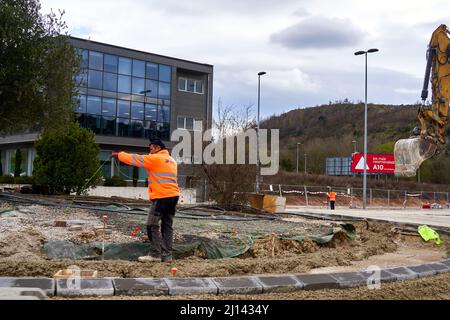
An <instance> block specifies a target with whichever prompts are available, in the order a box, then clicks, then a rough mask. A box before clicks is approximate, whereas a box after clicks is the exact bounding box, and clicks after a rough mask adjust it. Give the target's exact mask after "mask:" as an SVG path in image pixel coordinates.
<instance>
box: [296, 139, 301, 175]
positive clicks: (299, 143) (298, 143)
mask: <svg viewBox="0 0 450 320" xmlns="http://www.w3.org/2000/svg"><path fill="white" fill-rule="evenodd" d="M301 144H302V143H301V142H297V173H298V146H299V145H301Z"/></svg>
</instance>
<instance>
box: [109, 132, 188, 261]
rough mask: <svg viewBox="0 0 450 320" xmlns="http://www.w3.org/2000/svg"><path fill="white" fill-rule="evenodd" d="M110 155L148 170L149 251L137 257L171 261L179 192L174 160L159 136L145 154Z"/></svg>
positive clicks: (114, 153)
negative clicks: (173, 226)
mask: <svg viewBox="0 0 450 320" xmlns="http://www.w3.org/2000/svg"><path fill="white" fill-rule="evenodd" d="M112 155H113V157H115V158H117V159H119V161H121V162H123V163H126V164H128V165H132V166H136V167H140V168H146V169H147V172H148V194H149V199H150V201H151V207H150V211H149V214H148V218H147V235H148V239H149V240H150V252H149V254H148V255H147V256H143V257H139V258H138V260H139V261H141V262H156V261H158V262H159V261H162V262H171V261H172V244H173V228H172V224H173V218H174V216H175V211H176V205H177V203H178V198H179V196H180V189H179V188H178V183H177V163H176V161H175V160H174V159H173V158H172V157H171V156H170V154H169V151H168V150H167V148H166V146H165V145H164V143H163V142H162V141H161V140H160V139H152V140H150V154H148V155H139V154H131V153H126V152H113V153H112ZM160 224H161V227H160ZM160 229H161V230H160ZM161 236H162V239H161Z"/></svg>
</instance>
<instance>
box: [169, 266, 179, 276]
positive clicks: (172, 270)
mask: <svg viewBox="0 0 450 320" xmlns="http://www.w3.org/2000/svg"><path fill="white" fill-rule="evenodd" d="M177 271H178V269H177V268H175V267H173V268H172V269H170V273H172V276H174V277H175V275H176V274H177Z"/></svg>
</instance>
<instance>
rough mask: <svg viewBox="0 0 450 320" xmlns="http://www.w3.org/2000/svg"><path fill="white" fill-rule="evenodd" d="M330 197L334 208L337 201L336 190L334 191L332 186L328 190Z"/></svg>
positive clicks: (331, 205)
mask: <svg viewBox="0 0 450 320" xmlns="http://www.w3.org/2000/svg"><path fill="white" fill-rule="evenodd" d="M328 198H330V209H331V210H334V203H335V202H336V192H334V191H333V189H331V188H330V191H329V192H328Z"/></svg>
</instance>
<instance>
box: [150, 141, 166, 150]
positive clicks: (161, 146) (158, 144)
mask: <svg viewBox="0 0 450 320" xmlns="http://www.w3.org/2000/svg"><path fill="white" fill-rule="evenodd" d="M151 145H154V146H159V147H160V148H161V150H164V149H167V148H166V145H165V144H164V142H162V141H161V139H150V144H149V146H151Z"/></svg>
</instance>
